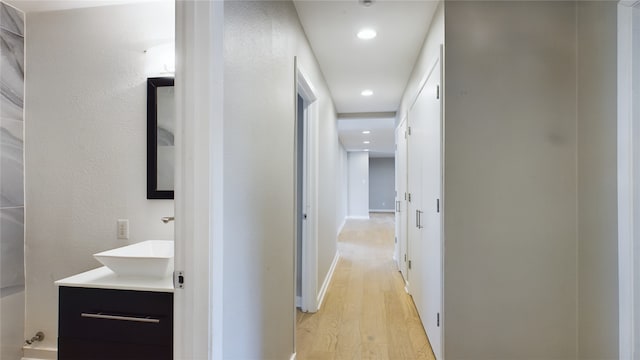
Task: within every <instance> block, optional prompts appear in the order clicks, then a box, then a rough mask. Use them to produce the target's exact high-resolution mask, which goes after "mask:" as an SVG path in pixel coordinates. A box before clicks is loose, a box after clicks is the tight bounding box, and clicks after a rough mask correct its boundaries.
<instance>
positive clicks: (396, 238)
mask: <svg viewBox="0 0 640 360" xmlns="http://www.w3.org/2000/svg"><path fill="white" fill-rule="evenodd" d="M394 243H396V244H397V243H398V237H397V236H396V237H395V240H394Z"/></svg>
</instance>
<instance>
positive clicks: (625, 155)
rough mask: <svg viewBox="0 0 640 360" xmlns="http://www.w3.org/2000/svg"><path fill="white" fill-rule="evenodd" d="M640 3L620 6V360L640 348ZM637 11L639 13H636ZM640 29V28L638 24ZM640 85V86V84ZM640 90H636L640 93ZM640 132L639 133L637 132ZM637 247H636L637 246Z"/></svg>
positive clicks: (633, 355) (634, 354) (635, 354)
mask: <svg viewBox="0 0 640 360" xmlns="http://www.w3.org/2000/svg"><path fill="white" fill-rule="evenodd" d="M634 6H635V7H636V8H637V7H638V6H640V1H637V0H633V1H629V0H622V1H620V2H619V3H618V270H619V272H618V281H619V358H620V359H637V357H638V356H639V355H640V349H639V348H638V347H639V346H640V345H639V344H638V340H636V339H635V337H636V336H637V335H636V334H634V332H635V331H634V328H636V327H638V326H640V324H638V315H639V314H638V313H637V312H636V311H634V309H637V308H638V306H640V299H638V298H636V296H635V293H637V292H638V291H640V289H639V286H638V283H639V282H638V281H639V280H640V279H638V278H637V277H635V276H634V273H635V272H636V271H637V269H638V267H639V266H640V263H639V262H640V259H638V257H637V256H638V252H639V251H640V249H638V248H637V247H636V246H635V244H637V243H638V242H637V239H638V236H640V217H639V216H640V213H637V212H636V211H635V207H636V205H637V204H638V203H637V201H640V199H637V195H636V194H640V186H639V185H637V184H638V181H640V172H638V171H640V144H638V143H634V138H635V137H636V136H635V135H636V134H634V131H636V132H637V131H638V130H640V121H638V120H640V119H639V116H638V114H637V113H636V114H634V111H636V112H637V111H638V110H636V109H634V106H633V97H634V94H633V88H634V86H633V85H634V84H633V76H634V73H633V66H634V65H635V66H636V67H637V66H640V59H635V58H633V53H634V52H633V27H634V23H633V7H634ZM636 11H637V10H636ZM635 26H640V24H635ZM636 85H638V84H636ZM637 91H638V90H636V92H637ZM636 129H638V130H636ZM634 243H635V244H634Z"/></svg>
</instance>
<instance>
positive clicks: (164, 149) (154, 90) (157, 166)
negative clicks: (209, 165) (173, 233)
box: [147, 77, 175, 199]
mask: <svg viewBox="0 0 640 360" xmlns="http://www.w3.org/2000/svg"><path fill="white" fill-rule="evenodd" d="M174 133H175V99H174V91H173V78H169V77H162V78H149V79H147V199H173V177H174V163H175V146H174Z"/></svg>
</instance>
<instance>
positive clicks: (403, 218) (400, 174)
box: [396, 118, 408, 282]
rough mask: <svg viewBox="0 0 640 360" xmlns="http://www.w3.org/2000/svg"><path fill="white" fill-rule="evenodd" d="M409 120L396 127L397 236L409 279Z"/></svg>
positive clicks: (402, 265)
mask: <svg viewBox="0 0 640 360" xmlns="http://www.w3.org/2000/svg"><path fill="white" fill-rule="evenodd" d="M406 130H407V121H406V118H405V119H404V120H402V122H401V123H400V125H399V126H398V128H397V129H396V238H397V239H398V243H397V248H398V251H397V262H398V269H399V270H400V273H401V274H402V277H403V278H404V280H405V282H406V281H407V276H408V274H407V248H408V246H407V245H408V244H407V211H408V209H407V201H406V200H405V194H406V192H407V139H406V135H405V134H406Z"/></svg>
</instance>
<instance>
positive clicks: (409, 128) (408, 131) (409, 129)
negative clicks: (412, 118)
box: [407, 126, 411, 135]
mask: <svg viewBox="0 0 640 360" xmlns="http://www.w3.org/2000/svg"><path fill="white" fill-rule="evenodd" d="M407 135H411V126H408V127H407Z"/></svg>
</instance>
